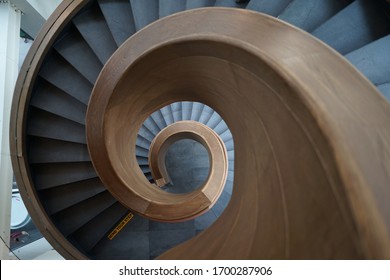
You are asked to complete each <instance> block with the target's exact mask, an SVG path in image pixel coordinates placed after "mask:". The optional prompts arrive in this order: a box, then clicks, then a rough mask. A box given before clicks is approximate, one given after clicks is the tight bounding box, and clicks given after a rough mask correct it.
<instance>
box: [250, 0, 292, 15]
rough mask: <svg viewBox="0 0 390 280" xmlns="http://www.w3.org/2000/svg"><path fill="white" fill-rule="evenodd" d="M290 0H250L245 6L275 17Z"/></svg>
mask: <svg viewBox="0 0 390 280" xmlns="http://www.w3.org/2000/svg"><path fill="white" fill-rule="evenodd" d="M290 2H291V0H273V1H269V0H256V1H253V0H252V1H250V2H249V3H248V5H247V6H246V8H247V9H249V10H254V11H258V12H262V13H265V14H268V15H271V16H274V17H276V16H278V15H279V14H280V13H282V12H283V11H284V9H285V8H286V7H287V6H288V5H289V4H290Z"/></svg>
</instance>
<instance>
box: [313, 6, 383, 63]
mask: <svg viewBox="0 0 390 280" xmlns="http://www.w3.org/2000/svg"><path fill="white" fill-rule="evenodd" d="M389 27H390V25H389V20H388V19H387V18H386V16H385V14H384V13H383V12H382V11H381V10H380V9H379V7H378V6H377V4H376V3H375V1H368V0H356V1H354V2H352V3H351V4H350V5H348V6H347V7H346V8H344V9H343V10H341V11H340V12H339V13H337V14H336V15H334V16H333V17H331V18H330V19H329V20H328V21H326V22H325V23H324V24H322V25H321V26H319V27H318V28H317V29H315V30H314V31H313V32H312V34H313V35H314V36H315V37H317V38H319V39H320V40H322V41H323V42H325V43H326V44H328V45H329V46H331V47H332V48H334V49H335V50H337V51H338V52H339V53H341V54H343V55H344V54H347V53H349V52H351V51H353V50H356V49H358V48H361V47H363V46H364V45H366V44H368V43H370V42H372V41H374V40H377V39H378V38H380V37H383V36H385V35H386V34H388V33H389V32H390V28H389Z"/></svg>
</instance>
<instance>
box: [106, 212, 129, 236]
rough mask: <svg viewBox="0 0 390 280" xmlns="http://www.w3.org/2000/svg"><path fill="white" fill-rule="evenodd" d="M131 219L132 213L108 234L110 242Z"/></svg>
mask: <svg viewBox="0 0 390 280" xmlns="http://www.w3.org/2000/svg"><path fill="white" fill-rule="evenodd" d="M133 217H134V215H133V213H131V212H129V213H128V214H127V215H126V217H125V218H124V219H123V220H122V221H121V222H120V223H119V224H118V225H117V226H116V227H115V228H114V230H113V231H111V232H110V234H109V235H108V239H110V240H112V239H113V238H114V237H115V236H116V235H117V234H118V233H119V232H120V231H121V230H122V229H123V228H124V227H125V225H126V224H127V223H128V222H130V220H131V219H132V218H133Z"/></svg>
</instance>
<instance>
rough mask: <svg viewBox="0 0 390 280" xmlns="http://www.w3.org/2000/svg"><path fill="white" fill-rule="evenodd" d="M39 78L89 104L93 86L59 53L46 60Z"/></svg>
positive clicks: (54, 53)
mask: <svg viewBox="0 0 390 280" xmlns="http://www.w3.org/2000/svg"><path fill="white" fill-rule="evenodd" d="M39 76H40V77H42V78H44V79H45V80H47V81H48V82H50V83H51V84H53V85H55V86H56V87H57V88H59V89H61V90H62V91H64V92H66V93H67V94H69V95H71V96H73V97H74V98H76V99H77V100H79V101H80V102H82V103H84V104H85V105H87V104H88V101H89V97H90V95H91V92H92V84H91V83H90V82H89V81H88V80H87V79H86V78H85V77H84V76H83V75H82V74H81V73H80V72H78V71H77V70H76V69H75V68H74V67H73V66H72V65H70V64H69V62H67V61H66V60H65V59H64V58H62V57H61V56H60V55H59V54H58V53H57V52H53V53H52V54H51V55H50V57H48V58H47V59H46V62H45V64H44V65H43V67H42V68H41V71H40V72H39Z"/></svg>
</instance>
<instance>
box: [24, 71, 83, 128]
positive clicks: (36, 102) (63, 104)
mask: <svg viewBox="0 0 390 280" xmlns="http://www.w3.org/2000/svg"><path fill="white" fill-rule="evenodd" d="M30 104H31V105H32V106H34V107H36V108H39V109H41V110H43V111H46V112H49V113H52V114H55V115H57V116H60V117H63V118H66V119H69V120H72V121H74V122H77V123H79V124H82V125H85V115H86V111H87V106H86V105H85V104H84V103H82V102H81V101H79V100H77V99H76V98H74V97H73V96H71V95H69V94H67V93H65V92H64V91H62V90H60V89H59V88H57V87H55V86H54V85H52V84H50V83H49V82H47V81H46V80H44V79H41V81H40V84H39V86H38V88H37V89H36V91H35V92H34V94H33V95H32V97H31V101H30Z"/></svg>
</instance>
